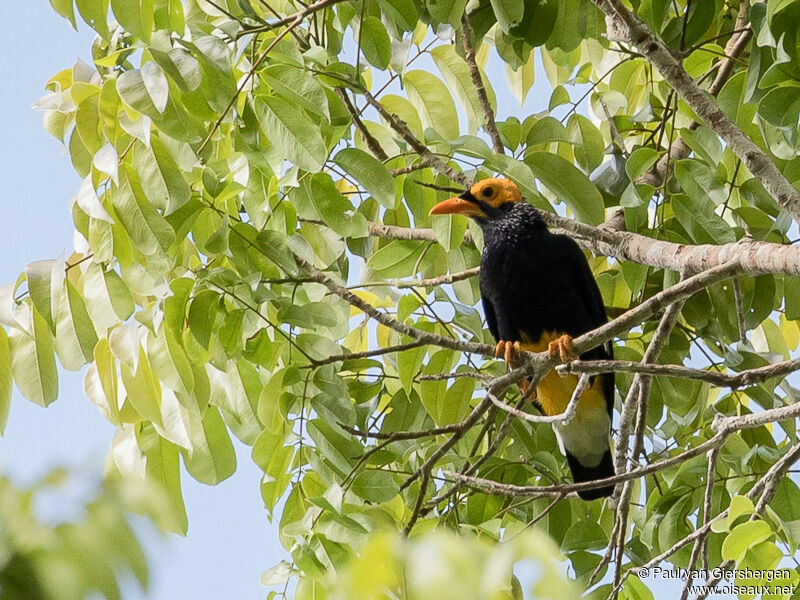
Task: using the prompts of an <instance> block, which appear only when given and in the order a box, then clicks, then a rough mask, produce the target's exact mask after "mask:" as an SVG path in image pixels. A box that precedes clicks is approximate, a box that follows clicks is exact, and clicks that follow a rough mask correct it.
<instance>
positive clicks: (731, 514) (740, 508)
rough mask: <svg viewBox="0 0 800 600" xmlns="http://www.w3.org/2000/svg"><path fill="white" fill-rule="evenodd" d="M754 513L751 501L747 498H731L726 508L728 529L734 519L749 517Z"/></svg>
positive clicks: (737, 496)
mask: <svg viewBox="0 0 800 600" xmlns="http://www.w3.org/2000/svg"><path fill="white" fill-rule="evenodd" d="M753 511H755V505H754V504H753V501H752V500H750V498H748V497H747V496H740V495H736V496H734V497H733V498H731V503H730V506H728V527H731V526H732V525H733V524H734V523H735V522H736V519H738V518H739V517H741V516H743V515H751V514H753Z"/></svg>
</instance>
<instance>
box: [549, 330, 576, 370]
mask: <svg viewBox="0 0 800 600" xmlns="http://www.w3.org/2000/svg"><path fill="white" fill-rule="evenodd" d="M547 352H548V354H550V356H558V358H559V359H561V362H562V363H563V364H567V363H570V362H572V361H573V360H575V359H576V358H578V357H577V355H576V354H575V349H574V348H573V347H572V338H571V337H570V336H568V335H562V336H561V337H560V338H558V339H555V340H553V341H552V342H550V343H549V344H548V345H547Z"/></svg>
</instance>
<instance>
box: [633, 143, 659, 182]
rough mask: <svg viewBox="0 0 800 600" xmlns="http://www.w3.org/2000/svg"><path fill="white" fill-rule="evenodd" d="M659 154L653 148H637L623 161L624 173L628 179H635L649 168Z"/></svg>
mask: <svg viewBox="0 0 800 600" xmlns="http://www.w3.org/2000/svg"><path fill="white" fill-rule="evenodd" d="M659 156H661V154H660V153H659V152H658V151H657V150H654V149H653V148H637V149H636V150H634V151H633V152H631V155H630V156H629V157H628V160H627V162H626V163H625V173H627V174H628V179H630V180H631V181H635V180H636V179H638V178H639V177H641V176H642V175H644V174H645V173H647V171H648V170H649V169H650V167H652V166H653V165H654V164H655V162H656V161H657V160H658V158H659Z"/></svg>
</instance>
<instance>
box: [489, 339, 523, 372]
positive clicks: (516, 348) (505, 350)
mask: <svg viewBox="0 0 800 600" xmlns="http://www.w3.org/2000/svg"><path fill="white" fill-rule="evenodd" d="M494 355H495V356H496V357H497V358H502V359H503V360H505V361H506V363H507V364H508V365H509V366H511V363H512V362H517V361H518V360H519V358H520V356H521V355H522V345H521V344H520V343H519V342H507V341H505V340H500V341H499V342H497V346H495V349H494Z"/></svg>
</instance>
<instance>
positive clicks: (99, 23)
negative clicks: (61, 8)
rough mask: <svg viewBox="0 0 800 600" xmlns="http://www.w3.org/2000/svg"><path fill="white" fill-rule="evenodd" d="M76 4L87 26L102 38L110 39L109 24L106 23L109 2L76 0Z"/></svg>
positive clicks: (102, 0) (103, 0)
mask: <svg viewBox="0 0 800 600" xmlns="http://www.w3.org/2000/svg"><path fill="white" fill-rule="evenodd" d="M75 4H77V6H78V12H79V13H80V14H81V17H83V20H84V21H85V22H86V24H87V25H88V26H89V27H91V28H92V29H94V30H95V31H96V32H97V33H99V34H100V37H102V38H103V39H105V40H107V39H108V38H109V32H108V23H106V14H107V13H108V0H75Z"/></svg>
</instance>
